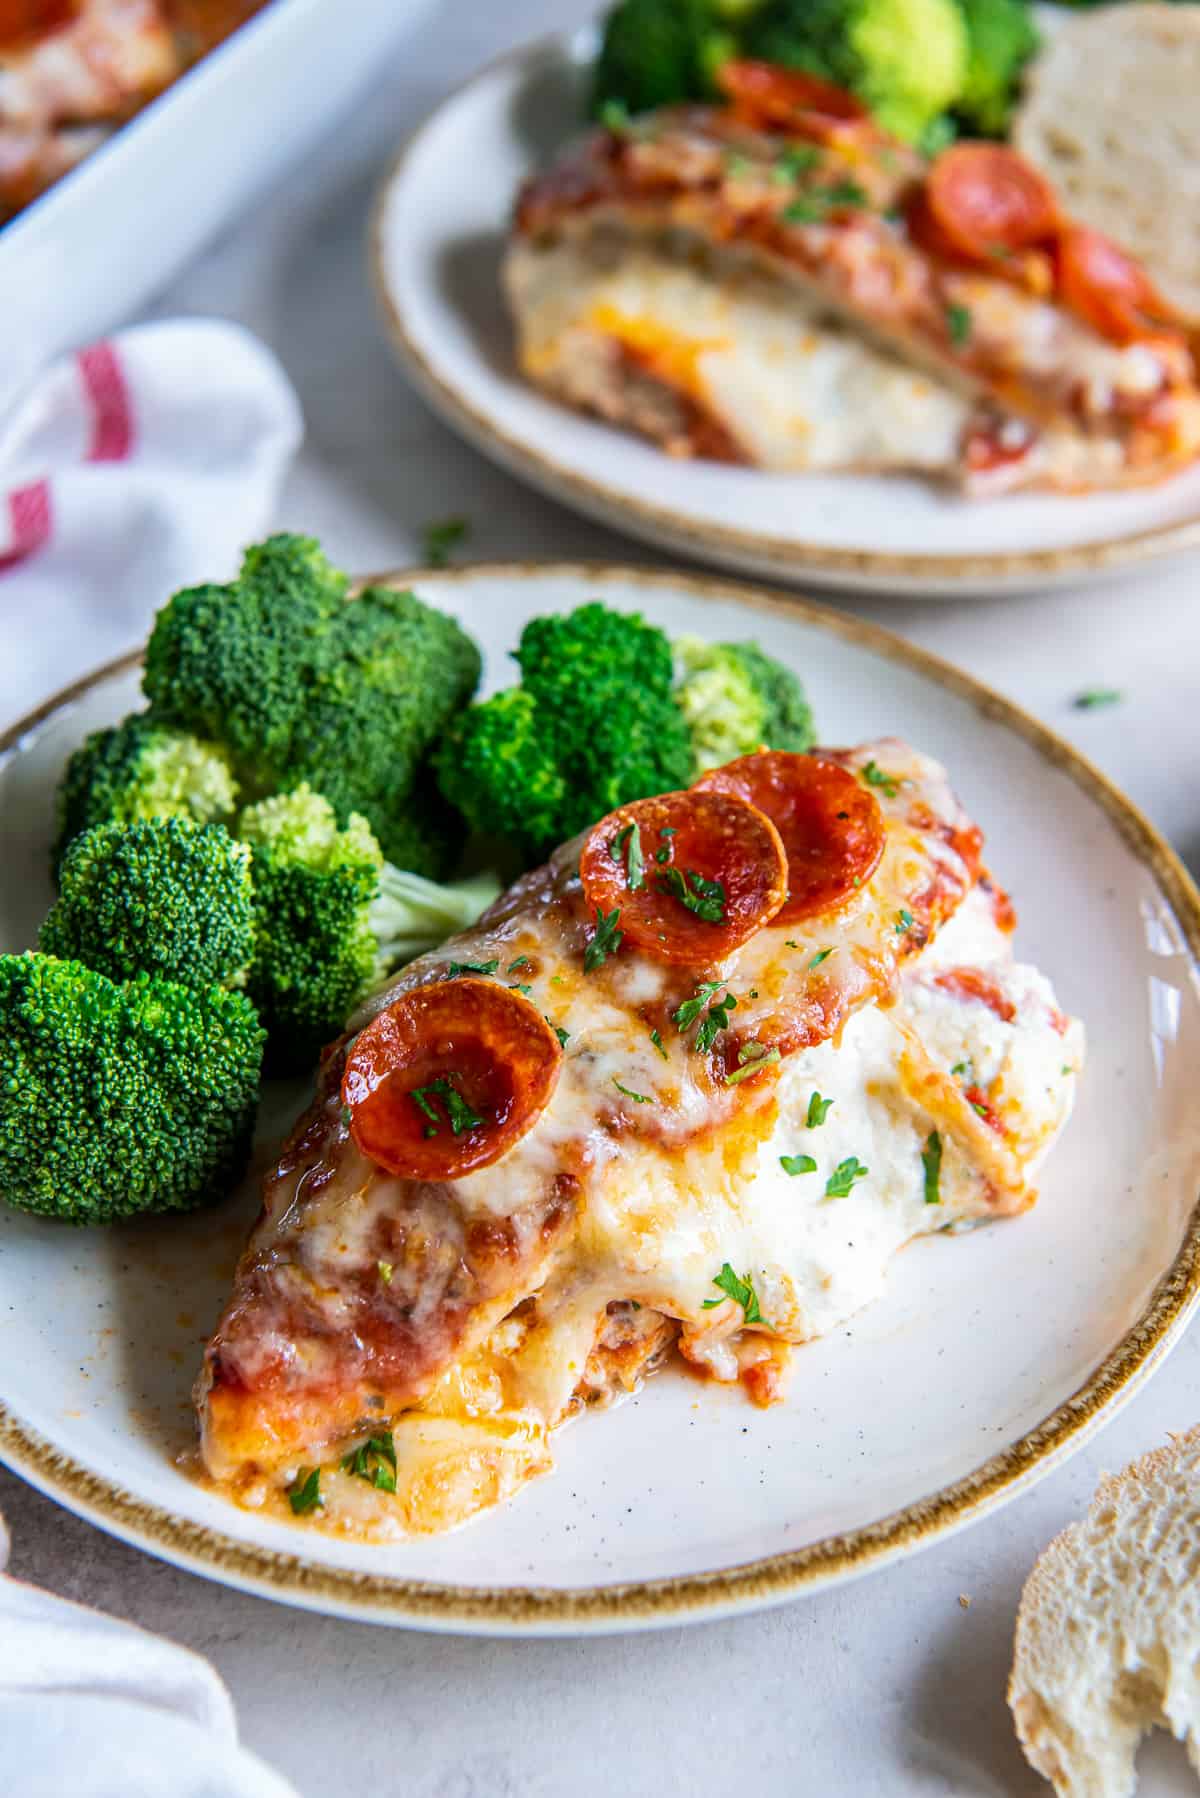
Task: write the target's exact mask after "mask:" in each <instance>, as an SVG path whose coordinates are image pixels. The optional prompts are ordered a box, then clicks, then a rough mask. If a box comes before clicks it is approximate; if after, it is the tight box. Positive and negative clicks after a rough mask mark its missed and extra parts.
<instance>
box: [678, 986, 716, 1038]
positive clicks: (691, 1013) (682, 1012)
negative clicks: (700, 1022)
mask: <svg viewBox="0 0 1200 1798" xmlns="http://www.w3.org/2000/svg"><path fill="white" fill-rule="evenodd" d="M720 990H721V982H720V981H719V980H702V981H701V982H700V985H699V986H698V987H697V988H696V991H695V994H694V995H693V997H692V998H690V999H685V1000H684V1002H683V1004H682V1005H681V1006H680V1007H679V1010H678V1011H676V1012H675V1013H674V1014H673V1017H672V1022H673V1023H674V1025H675V1027H676V1029H677V1030H689V1029H690V1028H691V1026H692V1025H693V1024H694V1023H695V1022H696V1019H697V1018H698V1017H699V1016H700V1013H701V1012H702V1011H703V1010H704V1007H705V1006H706V1005H707V1004H708V1002H709V1000H710V999H715V998H716V996H717V994H718V993H719V992H720Z"/></svg>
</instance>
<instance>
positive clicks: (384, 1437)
mask: <svg viewBox="0 0 1200 1798" xmlns="http://www.w3.org/2000/svg"><path fill="white" fill-rule="evenodd" d="M342 1472H343V1473H352V1474H353V1475H354V1477H355V1479H357V1480H366V1481H367V1483H368V1485H371V1486H374V1487H376V1488H377V1489H378V1490H379V1491H380V1492H394V1491H395V1490H396V1444H395V1441H394V1440H393V1438H392V1432H391V1431H390V1430H383V1431H381V1432H380V1434H379V1435H378V1436H368V1437H367V1440H366V1441H365V1442H363V1443H361V1444H360V1445H359V1447H358V1448H356V1449H353V1450H352V1451H351V1453H350V1454H348V1455H346V1456H345V1458H344V1459H343V1461H342Z"/></svg>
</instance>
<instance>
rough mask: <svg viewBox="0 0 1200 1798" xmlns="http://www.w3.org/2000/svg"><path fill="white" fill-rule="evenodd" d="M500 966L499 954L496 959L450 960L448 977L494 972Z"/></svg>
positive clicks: (454, 977)
mask: <svg viewBox="0 0 1200 1798" xmlns="http://www.w3.org/2000/svg"><path fill="white" fill-rule="evenodd" d="M499 966H500V958H499V956H497V957H496V959H495V961H448V962H447V963H446V979H447V980H457V979H458V977H459V975H460V974H494V973H495V972H496V969H497V968H498V967H499ZM509 971H510V972H511V969H510V970H509Z"/></svg>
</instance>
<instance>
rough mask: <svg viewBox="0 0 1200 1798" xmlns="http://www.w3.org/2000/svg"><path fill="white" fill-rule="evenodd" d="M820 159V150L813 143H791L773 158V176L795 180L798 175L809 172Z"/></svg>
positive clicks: (779, 179)
mask: <svg viewBox="0 0 1200 1798" xmlns="http://www.w3.org/2000/svg"><path fill="white" fill-rule="evenodd" d="M820 160H821V152H820V151H819V150H818V149H817V147H816V145H815V144H791V145H789V147H788V148H787V149H786V150H784V151H783V152H782V153H781V154H780V155H779V156H777V157H776V158H775V168H774V174H775V178H776V180H778V181H795V180H796V178H797V176H799V175H809V174H811V173H812V171H813V169H815V168H816V166H817V164H818V163H819V162H820Z"/></svg>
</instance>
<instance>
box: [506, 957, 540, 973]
mask: <svg viewBox="0 0 1200 1798" xmlns="http://www.w3.org/2000/svg"><path fill="white" fill-rule="evenodd" d="M532 966H533V963H532V962H531V961H530V959H529V957H528V956H527V955H518V957H517V959H516V961H510V962H509V964H508V966H507V968H505V970H504V972H505V973H506V974H519V973H520V972H521V969H522V968H531V967H532Z"/></svg>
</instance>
